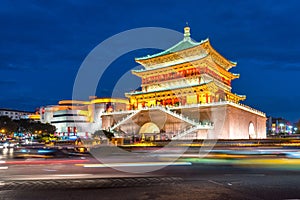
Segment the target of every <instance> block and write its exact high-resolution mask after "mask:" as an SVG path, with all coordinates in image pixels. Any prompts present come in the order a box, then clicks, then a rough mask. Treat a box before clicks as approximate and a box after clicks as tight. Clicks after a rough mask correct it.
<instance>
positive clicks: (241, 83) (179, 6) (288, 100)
mask: <svg viewBox="0 0 300 200" xmlns="http://www.w3.org/2000/svg"><path fill="white" fill-rule="evenodd" d="M299 10H300V1H297V0H295V1H292V0H289V1H274V0H272V1H258V0H253V1H197V0H195V1H176V0H172V1H171V0H165V1H154V0H152V1H141V0H139V1H138V0H137V1H114V0H112V1H59V0H57V1H56V0H53V1H10V0H2V1H1V2H0V24H1V29H0V38H1V43H0V45H1V48H0V58H1V59H0V77H1V78H0V92H1V95H0V107H5V108H13V109H24V110H34V109H35V108H37V107H40V106H43V105H51V104H56V103H57V102H58V101H59V100H61V99H70V98H71V97H72V87H73V83H74V79H75V76H76V73H77V70H78V69H79V67H80V65H81V63H82V61H83V60H84V58H85V57H86V56H87V55H88V53H89V52H90V51H91V50H92V49H93V48H94V47H95V46H97V45H98V44H99V43H100V42H102V41H104V40H105V39H107V38H108V37H110V36H112V35H115V34H117V33H120V32H122V31H125V30H128V29H133V28H138V27H149V26H152V27H164V28H169V29H174V30H177V31H180V32H182V30H183V27H184V26H185V24H186V22H188V23H189V25H190V27H191V32H192V37H193V38H194V39H195V40H197V41H200V40H203V39H205V38H209V39H210V41H211V44H212V45H213V47H214V48H215V49H216V50H217V51H219V52H220V53H221V54H222V55H224V56H225V57H226V58H228V59H230V60H233V61H236V62H237V63H238V64H237V67H235V68H234V69H232V70H231V72H234V73H239V74H240V75H241V77H240V79H237V80H234V81H233V92H235V93H238V94H245V95H247V100H246V101H245V102H244V103H245V104H248V105H250V106H252V107H254V108H257V109H260V110H262V111H264V112H266V113H267V115H271V116H275V117H276V116H277V117H284V118H287V119H289V120H291V121H296V120H298V119H299V118H300V104H299V99H300V94H299V77H300V76H299V75H300V45H299V44H300V37H299V35H300V26H299V24H300V14H299ZM149 52H150V53H152V52H154V51H153V50H147V51H145V50H144V51H137V52H132V53H129V54H126V55H124V56H122V57H121V58H120V59H118V60H117V61H116V62H114V63H113V64H112V69H111V72H110V74H114V73H115V74H114V76H113V77H114V79H107V82H109V80H111V81H112V82H113V81H114V80H115V81H116V80H117V78H118V76H121V73H122V72H125V71H128V70H129V69H131V68H133V67H134V66H136V63H134V57H139V56H143V55H146V54H149ZM114 69H117V70H114ZM116 71H117V72H116ZM118 73H119V74H118ZM110 74H109V73H108V77H109V76H110ZM112 85H113V83H111V85H110V84H107V86H105V87H103V88H99V89H98V93H97V95H98V96H105V95H106V93H107V91H109V90H110V88H111V87H113V86H112ZM136 85H137V87H138V86H139V82H137V84H136Z"/></svg>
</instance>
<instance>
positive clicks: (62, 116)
mask: <svg viewBox="0 0 300 200" xmlns="http://www.w3.org/2000/svg"><path fill="white" fill-rule="evenodd" d="M127 109H128V100H125V99H111V98H97V97H90V101H77V100H62V101H59V102H58V105H52V106H45V107H42V108H40V120H41V122H42V123H49V124H51V125H53V126H55V127H56V129H57V130H56V134H57V136H81V137H91V134H92V133H94V132H95V131H96V130H100V129H101V127H102V121H101V114H102V113H109V112H113V111H120V110H127Z"/></svg>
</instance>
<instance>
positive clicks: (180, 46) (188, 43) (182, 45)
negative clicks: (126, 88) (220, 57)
mask: <svg viewBox="0 0 300 200" xmlns="http://www.w3.org/2000/svg"><path fill="white" fill-rule="evenodd" d="M190 35H191V34H190V27H185V28H184V38H183V40H181V41H180V42H178V43H177V44H175V45H174V46H172V47H170V48H168V49H166V50H164V51H162V52H159V53H157V54H153V55H147V56H144V57H140V58H135V60H137V61H138V60H145V59H149V58H154V57H158V56H162V55H167V54H170V53H174V52H179V51H182V50H184V49H188V48H192V47H194V46H197V45H200V44H202V43H204V42H207V41H208V39H206V40H202V41H201V42H195V41H193V40H192V39H191V37H190Z"/></svg>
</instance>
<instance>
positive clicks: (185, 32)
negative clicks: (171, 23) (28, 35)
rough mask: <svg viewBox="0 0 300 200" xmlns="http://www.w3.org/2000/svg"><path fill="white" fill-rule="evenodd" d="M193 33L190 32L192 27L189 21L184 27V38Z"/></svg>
mask: <svg viewBox="0 0 300 200" xmlns="http://www.w3.org/2000/svg"><path fill="white" fill-rule="evenodd" d="M190 36H191V33H190V27H189V23H188V22H186V27H184V38H190Z"/></svg>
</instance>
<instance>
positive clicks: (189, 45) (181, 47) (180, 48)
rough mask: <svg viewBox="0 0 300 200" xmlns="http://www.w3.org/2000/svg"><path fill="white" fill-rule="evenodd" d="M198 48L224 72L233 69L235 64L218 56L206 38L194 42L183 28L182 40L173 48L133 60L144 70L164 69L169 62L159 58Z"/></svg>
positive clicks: (188, 31)
mask: <svg viewBox="0 0 300 200" xmlns="http://www.w3.org/2000/svg"><path fill="white" fill-rule="evenodd" d="M198 47H199V49H201V50H204V51H203V52H202V54H206V55H205V56H208V55H211V56H212V57H213V59H214V60H216V62H218V63H219V64H220V65H222V66H223V68H225V69H226V70H229V69H230V68H231V67H234V66H236V64H237V63H236V62H233V61H230V60H228V59H226V58H224V57H223V56H222V55H221V54H219V53H218V52H217V51H216V50H215V49H214V48H213V47H212V46H211V44H210V41H209V39H208V38H207V39H205V40H201V41H200V42H196V41H194V40H192V38H191V37H190V28H189V27H185V28H184V37H183V39H182V40H181V41H180V42H178V43H177V44H175V45H174V46H172V47H170V48H168V49H166V50H164V51H162V52H159V53H156V54H152V55H147V56H144V57H139V58H135V61H136V62H138V63H140V64H141V65H143V66H144V67H145V68H156V67H155V66H156V65H158V66H157V68H164V67H165V65H168V63H169V62H168V61H161V60H160V58H166V56H169V55H170V56H172V55H174V54H175V55H176V54H177V53H178V55H181V54H182V53H184V52H185V51H186V50H189V49H193V48H196V49H197V48H198ZM199 49H198V50H199ZM183 56H184V57H186V56H185V55H184V54H183ZM205 56H204V57H205ZM180 57H181V56H180ZM202 57H203V55H202ZM155 60H157V61H158V62H156V63H155ZM153 61H154V63H153Z"/></svg>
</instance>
